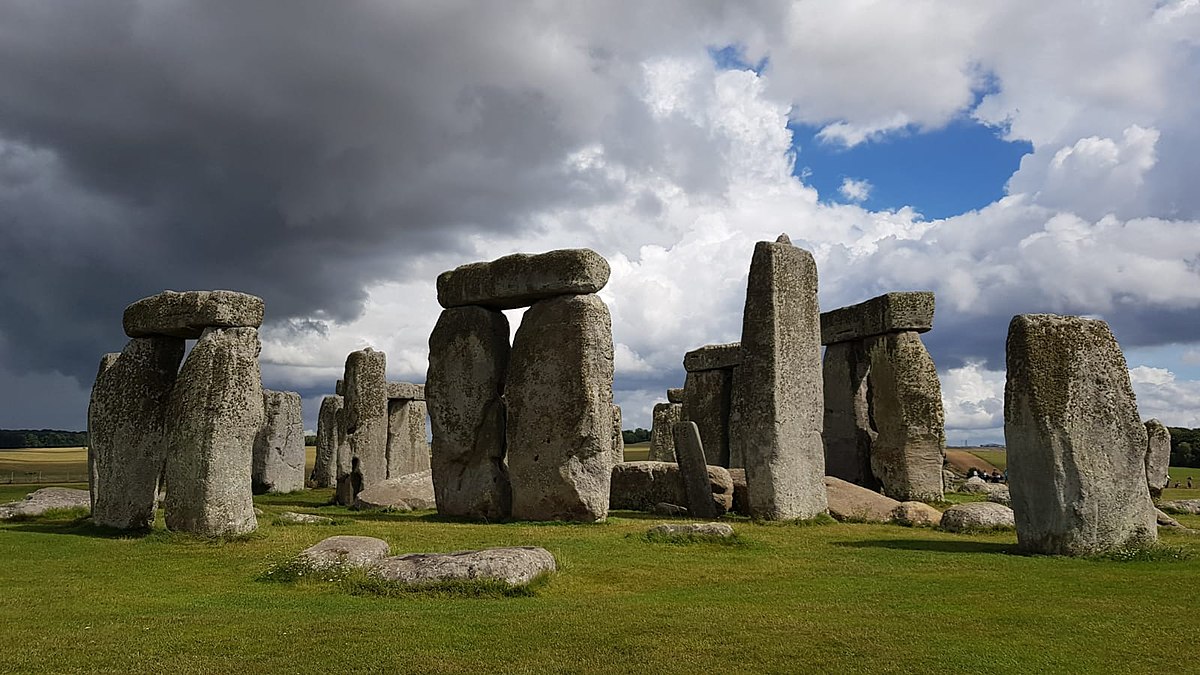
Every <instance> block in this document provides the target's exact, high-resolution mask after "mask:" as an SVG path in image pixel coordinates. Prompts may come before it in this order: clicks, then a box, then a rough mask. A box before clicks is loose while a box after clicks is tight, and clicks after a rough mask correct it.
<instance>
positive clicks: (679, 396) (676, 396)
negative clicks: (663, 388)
mask: <svg viewBox="0 0 1200 675" xmlns="http://www.w3.org/2000/svg"><path fill="white" fill-rule="evenodd" d="M667 403H683V387H675V388H671V389H668V390H667Z"/></svg>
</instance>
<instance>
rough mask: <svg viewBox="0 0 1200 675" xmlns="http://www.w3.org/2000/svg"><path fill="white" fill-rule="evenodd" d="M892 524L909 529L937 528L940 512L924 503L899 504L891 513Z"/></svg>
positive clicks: (940, 519) (939, 521)
mask: <svg viewBox="0 0 1200 675" xmlns="http://www.w3.org/2000/svg"><path fill="white" fill-rule="evenodd" d="M892 522H893V523H896V524H898V525H908V526H909V527H922V526H926V527H937V526H938V525H939V524H941V522H942V512H941V511H938V510H937V509H935V508H933V507H932V506H930V505H928V504H926V503H924V502H900V504H899V505H898V506H897V507H896V508H895V510H893V511H892Z"/></svg>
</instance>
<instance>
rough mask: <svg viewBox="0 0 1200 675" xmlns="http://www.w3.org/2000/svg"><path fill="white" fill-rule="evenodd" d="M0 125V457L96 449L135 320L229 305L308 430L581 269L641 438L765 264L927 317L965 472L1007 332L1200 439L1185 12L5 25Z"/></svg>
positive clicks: (372, 13) (241, 7) (141, 16)
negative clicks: (786, 263) (553, 254)
mask: <svg viewBox="0 0 1200 675" xmlns="http://www.w3.org/2000/svg"><path fill="white" fill-rule="evenodd" d="M0 92H3V95H2V96H0V427H4V428H42V427H50V428H65V429H83V428H84V427H85V425H86V410H87V400H88V393H89V391H90V387H91V384H92V380H93V379H94V377H95V373H96V368H97V364H98V362H99V359H100V356H101V355H102V354H103V353H105V352H110V351H119V350H120V349H121V348H122V346H123V345H124V343H125V341H126V339H127V338H126V337H125V336H124V334H123V332H122V329H121V313H122V310H123V309H124V307H125V306H126V305H128V304H129V303H131V302H133V301H135V300H137V299H139V298H142V297H145V296H148V295H152V294H154V293H158V292H160V291H162V290H164V289H173V290H189V289H213V288H225V289H234V290H240V291H245V292H249V293H254V294H256V295H260V296H262V297H263V298H264V299H265V300H266V307H267V318H266V323H265V324H264V326H263V328H262V337H263V350H262V355H261V362H262V366H263V380H264V384H265V385H266V386H267V387H270V388H274V389H287V390H295V391H299V392H300V393H301V394H302V395H303V397H304V405H305V418H306V426H307V427H308V428H309V429H312V428H315V417H316V411H317V408H318V404H319V400H320V397H321V396H322V395H324V394H327V393H331V392H332V389H333V384H334V381H335V380H336V379H337V377H338V376H339V373H340V372H341V370H342V367H343V364H344V362H345V357H346V354H348V353H349V352H350V351H352V350H355V349H360V348H362V347H366V346H371V347H374V348H376V349H381V350H383V351H385V352H386V353H387V359H388V374H389V377H390V378H392V379H396V380H406V381H414V382H423V381H424V378H425V370H426V366H427V361H426V359H427V354H428V336H429V332H430V330H431V329H432V327H433V324H434V322H435V321H436V318H437V315H438V312H439V307H438V305H437V302H436V297H435V290H434V280H435V279H436V276H437V274H438V273H439V272H441V271H444V270H447V269H451V268H453V267H456V266H458V265H461V264H465V263H468V262H473V261H478V260H490V259H493V258H497V257H499V256H502V255H506V254H508V253H513V252H518V251H524V252H541V251H546V250H551V249H556V248H573V247H589V248H592V249H595V250H596V251H598V252H599V253H601V254H602V255H604V256H605V257H606V258H607V259H608V260H609V262H610V264H611V266H612V278H611V281H610V282H609V284H608V286H607V287H606V288H605V289H604V290H603V291H602V292H601V296H602V298H603V299H604V300H605V302H606V303H607V304H608V306H609V308H610V310H611V312H612V317H613V338H614V342H615V354H616V381H615V384H614V391H615V398H616V402H617V403H618V404H620V405H621V406H622V407H623V409H624V420H625V426H626V427H628V428H633V427H636V426H642V427H649V426H650V410H651V408H652V406H653V404H654V403H655V402H657V401H661V400H664V399H665V390H666V389H667V388H668V387H677V386H681V385H682V383H683V378H684V372H683V367H682V358H683V354H684V352H686V351H688V350H690V349H693V348H695V347H698V346H701V345H703V344H708V343H720V342H730V341H735V340H737V339H738V337H739V334H740V327H741V311H742V305H743V303H744V300H745V283H746V274H747V270H748V267H749V262H750V257H751V254H752V252H753V248H754V243H755V242H756V241H762V240H771V241H773V240H774V239H775V237H776V236H778V235H779V234H780V233H781V232H786V233H788V234H789V235H790V237H791V239H792V241H793V243H794V244H796V245H798V246H802V247H804V248H806V249H808V250H810V251H812V252H813V254H814V256H815V258H816V260H817V263H818V269H819V274H820V302H821V306H822V308H825V309H832V308H836V307H840V306H844V305H847V304H852V303H855V302H860V301H862V300H865V299H867V298H870V297H873V296H876V295H879V294H881V293H884V292H888V291H897V290H932V291H934V292H935V294H936V297H937V315H936V317H935V321H934V328H933V330H932V331H931V332H929V333H926V334H925V335H924V339H925V342H926V345H927V346H928V347H929V350H930V352H931V354H932V355H933V358H934V361H935V362H936V363H937V365H938V369H939V373H940V376H941V381H942V390H943V399H944V404H945V408H946V425H947V438H948V440H949V442H950V443H952V444H958V443H986V442H1000V441H1002V439H1003V415H1002V412H1003V410H1002V409H1003V387H1004V372H1003V368H1004V339H1005V335H1006V331H1007V325H1008V322H1009V320H1010V319H1011V318H1012V316H1013V315H1015V314H1021V313H1029V312H1052V313H1059V314H1078V315H1086V316H1091V317H1096V318H1101V319H1104V320H1106V321H1108V322H1109V324H1110V325H1111V327H1112V329H1113V332H1114V334H1115V335H1116V337H1117V339H1118V340H1119V341H1120V343H1121V345H1122V347H1123V348H1124V350H1125V353H1126V358H1127V360H1128V365H1129V368H1130V375H1131V379H1132V382H1133V385H1134V389H1135V392H1136V394H1137V397H1138V405H1139V409H1140V412H1141V414H1142V416H1143V417H1145V418H1149V417H1157V418H1159V419H1160V420H1162V421H1163V422H1165V423H1167V424H1169V425H1178V426H1187V427H1200V311H1198V310H1200V190H1197V189H1196V188H1197V185H1196V176H1197V175H1198V169H1200V167H1198V166H1197V163H1198V161H1200V160H1197V157H1200V126H1198V125H1196V124H1195V120H1197V119H1200V1H1198V0H1172V1H1159V2H1139V1H1137V0H1121V1H1119V2H1106V1H1104V0H1097V1H1092V2H1086V3H1083V2H1071V1H1064V2H1056V3H1045V2H1042V1H1040V0H1038V1H1033V0H1012V1H1011V2H1005V3H963V2H957V1H954V0H947V1H941V0H896V1H893V2H888V1H879V2H868V1H865V0H841V1H838V2H826V1H821V2H817V1H808V0H804V1H800V2H737V3H734V2H717V1H707V2H706V1H693V2H685V1H680V2H665V1H664V2H645V3H608V2H586V1H575V0H562V1H560V2H555V1H552V0H545V1H541V2H526V3H493V2H483V1H479V2H472V3H466V2H452V1H445V2H437V3H430V2H400V1H396V0H389V1H387V2H383V1H379V2H353V1H349V2H338V3H330V2H324V1H323V0H307V1H305V0H299V1H290V0H289V1H287V2H282V1H265V2H257V3H252V4H242V3H231V2H190V1H187V0H172V1H170V2H161V1H155V2H150V1H144V2H143V1H134V0H112V1H110V2H104V3H96V2H90V1H87V0H78V1H68V0H54V1H50V2H47V1H46V0H10V1H9V2H5V3H2V4H0ZM519 314H520V313H519V312H513V313H511V317H510V318H511V319H512V320H513V323H514V325H515V324H516V323H517V322H518V321H519Z"/></svg>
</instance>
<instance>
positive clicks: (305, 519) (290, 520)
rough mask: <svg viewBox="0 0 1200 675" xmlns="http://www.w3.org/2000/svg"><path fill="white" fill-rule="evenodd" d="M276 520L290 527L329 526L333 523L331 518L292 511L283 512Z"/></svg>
mask: <svg viewBox="0 0 1200 675" xmlns="http://www.w3.org/2000/svg"><path fill="white" fill-rule="evenodd" d="M276 519H278V520H279V522H281V523H287V524H291V525H330V524H332V523H333V518H329V517H326V516H318V515H315V514H312V513H296V512H294V511H284V512H283V513H280V514H279V515H278V516H276Z"/></svg>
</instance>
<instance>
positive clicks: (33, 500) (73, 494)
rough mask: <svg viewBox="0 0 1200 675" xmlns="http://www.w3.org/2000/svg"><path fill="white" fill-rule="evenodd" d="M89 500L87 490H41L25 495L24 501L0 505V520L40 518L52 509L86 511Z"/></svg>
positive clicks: (54, 488) (59, 488)
mask: <svg viewBox="0 0 1200 675" xmlns="http://www.w3.org/2000/svg"><path fill="white" fill-rule="evenodd" d="M90 500H91V496H90V495H89V494H88V492H87V490H75V489H72V488H61V487H48V488H42V489H40V490H35V491H33V492H30V493H29V494H27V495H25V498H24V499H21V500H18V501H15V502H8V503H7V504H0V520H8V519H9V518H16V517H29V516H40V515H42V514H44V513H46V512H47V511H50V510H52V509H86V508H88V505H89V502H90Z"/></svg>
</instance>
